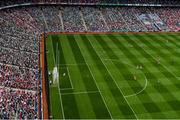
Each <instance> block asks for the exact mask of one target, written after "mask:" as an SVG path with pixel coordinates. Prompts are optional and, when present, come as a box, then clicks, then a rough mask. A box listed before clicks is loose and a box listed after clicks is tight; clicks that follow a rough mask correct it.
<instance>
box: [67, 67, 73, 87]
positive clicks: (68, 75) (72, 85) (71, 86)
mask: <svg viewBox="0 0 180 120" xmlns="http://www.w3.org/2000/svg"><path fill="white" fill-rule="evenodd" d="M67 72H68V76H69V80H70V83H71V88H72V89H74V86H73V83H72V79H71V75H70V71H69V68H68V67H67Z"/></svg>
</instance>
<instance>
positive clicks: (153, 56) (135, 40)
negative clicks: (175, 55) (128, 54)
mask: <svg viewBox="0 0 180 120" xmlns="http://www.w3.org/2000/svg"><path fill="white" fill-rule="evenodd" d="M135 41H136V40H135ZM136 43H137V42H136ZM137 45H138V44H137ZM138 46H139V45H138ZM139 47H141V46H139ZM141 48H142V49H143V50H144V52H146V53H147V54H148V55H150V56H151V57H152V58H153V59H154V60H155V61H156V58H155V57H154V56H152V55H151V54H150V53H148V52H147V51H146V50H145V49H144V48H143V47H141ZM160 65H162V66H163V67H164V68H165V69H166V70H167V71H168V72H170V73H171V74H172V75H173V76H174V77H175V78H177V79H178V80H180V79H179V78H178V76H176V75H175V74H174V73H173V72H171V70H169V68H167V67H166V66H165V65H164V64H162V62H161V63H160Z"/></svg>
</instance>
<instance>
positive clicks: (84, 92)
mask: <svg viewBox="0 0 180 120" xmlns="http://www.w3.org/2000/svg"><path fill="white" fill-rule="evenodd" d="M99 92H100V91H83V92H73V93H62V94H61V95H79V94H89V93H99Z"/></svg>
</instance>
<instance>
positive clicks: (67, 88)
mask: <svg viewBox="0 0 180 120" xmlns="http://www.w3.org/2000/svg"><path fill="white" fill-rule="evenodd" d="M60 90H73V88H60Z"/></svg>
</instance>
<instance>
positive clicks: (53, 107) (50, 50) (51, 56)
mask: <svg viewBox="0 0 180 120" xmlns="http://www.w3.org/2000/svg"><path fill="white" fill-rule="evenodd" d="M46 49H47V60H48V72H52V70H53V67H54V64H55V61H54V51H53V44H52V38H51V36H49V37H48V39H47V40H46ZM49 79H50V80H52V75H51V76H49ZM49 87H50V88H49V90H50V106H51V107H50V108H51V111H50V115H51V116H52V117H53V118H63V110H62V106H61V104H59V105H56V104H55V103H59V102H61V96H60V95H59V94H55V93H58V92H59V90H58V87H57V85H56V86H49ZM57 111H59V112H60V113H59V112H57Z"/></svg>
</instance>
